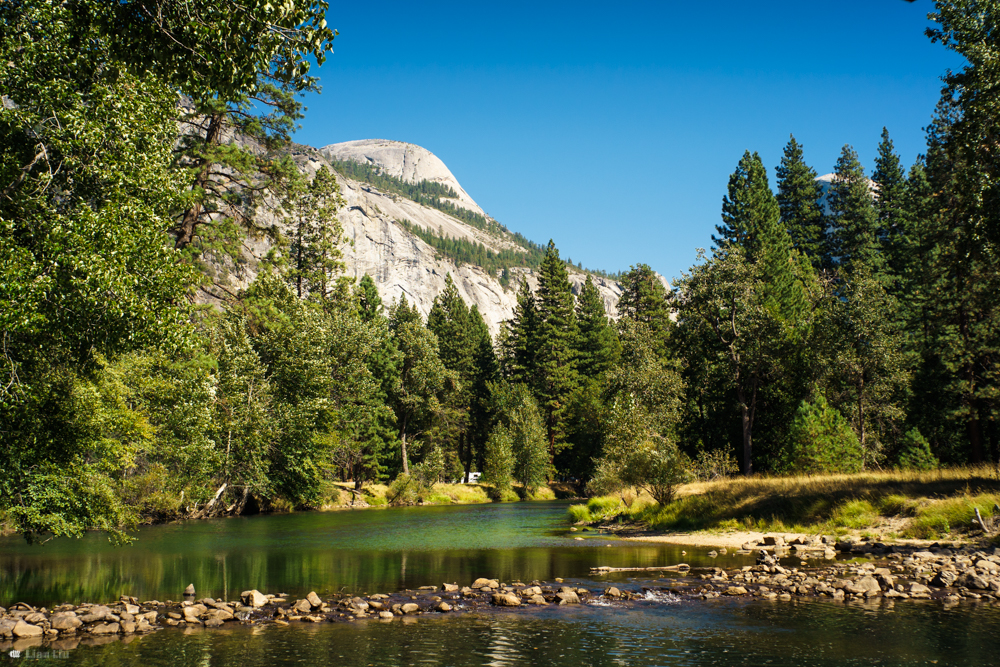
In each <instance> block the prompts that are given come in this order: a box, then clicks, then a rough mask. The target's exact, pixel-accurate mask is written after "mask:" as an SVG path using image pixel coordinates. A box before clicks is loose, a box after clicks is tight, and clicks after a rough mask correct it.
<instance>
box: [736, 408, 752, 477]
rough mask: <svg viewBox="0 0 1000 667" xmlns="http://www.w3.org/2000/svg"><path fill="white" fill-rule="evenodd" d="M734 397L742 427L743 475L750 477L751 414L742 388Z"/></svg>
mask: <svg viewBox="0 0 1000 667" xmlns="http://www.w3.org/2000/svg"><path fill="white" fill-rule="evenodd" d="M736 397H737V400H739V402H740V421H741V424H742V426H743V474H744V475H746V476H747V477H750V476H751V475H752V474H753V413H752V412H751V408H750V406H749V405H748V404H747V400H746V394H745V393H744V391H743V389H742V388H739V389H737V390H736Z"/></svg>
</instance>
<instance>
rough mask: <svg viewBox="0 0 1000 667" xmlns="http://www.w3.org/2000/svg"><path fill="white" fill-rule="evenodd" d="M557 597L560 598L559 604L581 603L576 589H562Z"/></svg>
mask: <svg viewBox="0 0 1000 667" xmlns="http://www.w3.org/2000/svg"><path fill="white" fill-rule="evenodd" d="M556 597H557V598H559V604H580V596H579V595H577V594H576V593H575V592H574V591H560V592H559V593H556Z"/></svg>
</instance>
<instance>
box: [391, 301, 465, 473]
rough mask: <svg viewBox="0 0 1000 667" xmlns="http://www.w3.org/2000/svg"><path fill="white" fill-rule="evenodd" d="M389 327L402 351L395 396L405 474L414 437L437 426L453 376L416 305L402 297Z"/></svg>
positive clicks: (394, 404)
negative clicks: (446, 366)
mask: <svg viewBox="0 0 1000 667" xmlns="http://www.w3.org/2000/svg"><path fill="white" fill-rule="evenodd" d="M389 327H390V331H391V332H392V336H393V339H394V341H395V344H396V348H397V349H398V350H399V353H400V358H399V382H398V383H397V384H396V386H395V392H394V396H392V405H393V410H394V411H395V413H396V424H397V426H398V428H399V439H400V454H401V456H402V468H403V473H404V474H407V475H408V474H410V462H409V455H410V453H411V451H410V449H409V448H410V446H411V445H412V442H413V440H414V439H415V438H416V437H417V436H419V435H421V434H422V433H425V432H426V431H427V430H429V429H430V428H432V427H433V426H434V421H435V419H436V418H437V417H438V416H439V415H440V414H441V413H442V412H443V411H444V410H445V406H444V400H445V392H446V388H447V385H448V384H449V381H450V380H451V379H452V377H453V375H452V374H451V373H450V371H448V370H447V369H446V368H445V367H444V364H442V363H441V358H440V356H439V354H438V340H437V336H435V335H434V334H433V333H432V332H431V331H430V330H428V329H427V327H425V326H424V323H423V320H422V319H421V317H420V313H418V312H417V309H416V307H415V306H412V307H411V306H410V305H409V304H407V301H406V297H405V296H404V297H402V298H401V299H400V300H399V301H398V302H397V303H395V304H393V307H392V309H391V310H390V311H389Z"/></svg>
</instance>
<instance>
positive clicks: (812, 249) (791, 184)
mask: <svg viewBox="0 0 1000 667" xmlns="http://www.w3.org/2000/svg"><path fill="white" fill-rule="evenodd" d="M775 175H776V176H777V179H778V196H777V199H778V208H779V209H780V211H781V223H782V225H784V227H785V229H786V230H788V234H789V236H791V238H792V246H793V247H794V248H795V249H796V250H798V251H799V252H800V253H802V254H803V255H805V256H806V257H808V258H809V261H810V262H811V263H812V265H813V268H815V269H817V270H818V269H821V268H827V267H826V266H825V257H824V254H823V251H824V248H825V246H826V226H827V221H826V217H825V216H824V215H823V209H822V208H821V207H820V204H819V200H820V197H821V196H822V194H823V189H822V188H821V187H820V185H819V183H818V182H817V181H816V171H815V170H814V169H813V168H812V167H810V166H808V165H807V164H806V163H805V161H804V160H803V157H802V146H801V145H800V144H799V143H798V142H797V141H795V137H789V139H788V144H787V145H786V146H785V152H784V154H783V156H782V158H781V164H780V165H779V166H778V168H777V169H776V170H775Z"/></svg>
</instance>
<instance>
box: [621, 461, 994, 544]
mask: <svg viewBox="0 0 1000 667" xmlns="http://www.w3.org/2000/svg"><path fill="white" fill-rule="evenodd" d="M686 492H687V494H686V495H684V496H683V497H681V498H679V499H677V500H676V501H674V502H673V503H671V504H670V505H667V506H666V507H659V506H656V505H651V506H646V507H643V508H641V509H638V510H637V511H636V512H635V513H634V515H633V517H632V518H634V519H637V520H640V521H643V522H645V523H648V524H649V525H650V526H651V527H652V528H655V529H658V530H672V531H689V530H741V529H742V530H789V531H792V530H794V531H802V532H806V531H816V530H827V531H831V532H845V531H846V530H865V529H870V528H875V527H879V526H883V527H884V526H885V525H886V524H888V523H890V520H895V524H896V528H898V530H899V531H900V536H903V537H916V538H927V539H935V538H937V537H940V536H943V535H946V534H949V533H951V532H953V531H959V532H961V531H968V530H970V529H972V528H973V527H974V524H973V518H974V509H973V508H975V507H978V508H979V509H980V511H981V512H982V514H983V516H984V517H986V518H988V517H990V516H992V515H993V514H994V509H993V508H994V506H995V505H997V504H998V503H1000V479H998V478H997V476H996V474H995V471H994V470H993V469H991V468H963V469H951V470H943V471H935V472H930V473H915V472H887V473H869V474H860V475H827V476H799V477H759V478H751V479H732V480H725V481H719V482H712V483H706V484H699V485H692V486H691V487H689V488H688V489H687V490H686ZM997 513H1000V510H997Z"/></svg>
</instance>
